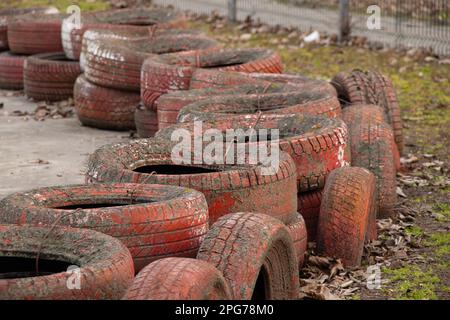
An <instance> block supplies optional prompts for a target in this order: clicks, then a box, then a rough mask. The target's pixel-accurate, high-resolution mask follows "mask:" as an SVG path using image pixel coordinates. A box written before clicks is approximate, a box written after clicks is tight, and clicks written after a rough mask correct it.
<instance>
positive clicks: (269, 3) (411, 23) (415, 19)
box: [153, 0, 450, 56]
mask: <svg viewBox="0 0 450 320" xmlns="http://www.w3.org/2000/svg"><path fill="white" fill-rule="evenodd" d="M342 1H344V2H348V8H349V9H348V12H342V11H340V10H342V6H340V2H342ZM153 2H154V3H156V4H159V5H173V6H174V7H176V8H179V9H182V10H191V11H193V12H197V13H207V14H208V13H211V12H212V11H217V12H219V13H220V14H223V15H226V16H229V17H231V18H234V17H236V19H237V20H244V19H245V18H246V17H248V16H250V17H252V18H253V19H259V20H260V21H261V22H263V23H267V24H271V25H276V24H278V25H282V26H287V27H297V28H299V29H300V30H303V31H309V30H311V31H312V30H318V31H322V32H327V33H330V34H333V33H334V34H339V33H340V30H341V29H342V24H341V21H342V16H343V15H342V13H343V14H344V16H345V14H348V15H349V16H350V30H351V34H352V35H355V36H363V37H366V38H367V39H368V40H369V41H371V42H379V43H382V44H384V45H387V46H390V47H397V48H398V47H407V48H425V49H430V50H432V51H433V52H434V53H436V54H439V55H443V56H450V0H379V1H370V0H154V1H153ZM374 4H375V5H376V6H377V7H378V8H379V13H380V29H377V28H375V29H373V28H371V29H369V28H368V20H369V19H372V17H374V14H375V15H376V14H377V8H375V9H374V8H373V7H372V6H373V5H374ZM234 8H235V9H234ZM340 8H341V9H340ZM344 8H345V6H344ZM374 10H375V11H374Z"/></svg>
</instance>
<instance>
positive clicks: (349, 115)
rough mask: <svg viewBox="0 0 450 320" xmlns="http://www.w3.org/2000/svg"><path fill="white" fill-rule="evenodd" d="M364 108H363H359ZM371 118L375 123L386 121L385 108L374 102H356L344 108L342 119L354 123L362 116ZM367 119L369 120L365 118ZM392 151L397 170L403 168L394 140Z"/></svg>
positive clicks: (360, 119) (349, 123)
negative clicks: (366, 103)
mask: <svg viewBox="0 0 450 320" xmlns="http://www.w3.org/2000/svg"><path fill="white" fill-rule="evenodd" d="M358 109H363V110H358ZM361 117H363V118H365V119H367V118H369V117H370V119H371V121H372V122H373V123H385V120H384V115H383V110H382V109H381V107H380V106H377V105H373V104H368V105H365V104H355V105H351V106H348V107H346V108H344V109H343V110H342V119H343V120H344V121H345V123H347V124H348V125H351V124H354V123H355V122H357V121H362V118H361ZM365 121H367V120H365ZM392 153H393V156H394V164H395V168H396V169H397V170H400V169H401V164H400V153H399V151H398V147H397V144H396V143H395V141H394V140H392Z"/></svg>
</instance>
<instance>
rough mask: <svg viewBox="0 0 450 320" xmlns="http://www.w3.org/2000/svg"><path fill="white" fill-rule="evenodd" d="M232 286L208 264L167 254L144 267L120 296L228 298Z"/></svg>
mask: <svg viewBox="0 0 450 320" xmlns="http://www.w3.org/2000/svg"><path fill="white" fill-rule="evenodd" d="M231 297H232V295H231V289H230V287H229V285H228V283H227V282H226V280H225V279H224V277H223V275H222V273H221V272H220V271H219V270H217V269H216V268H214V267H213V266H212V265H211V264H209V263H207V262H205V261H201V260H196V259H189V258H166V259H161V260H158V261H155V262H153V263H151V264H150V265H148V266H147V267H145V268H144V269H142V270H141V272H139V274H138V275H137V276H136V279H135V280H134V282H133V285H132V286H131V287H130V288H129V289H128V291H127V293H126V294H125V296H124V297H123V300H230V299H231Z"/></svg>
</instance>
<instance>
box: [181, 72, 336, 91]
mask: <svg viewBox="0 0 450 320" xmlns="http://www.w3.org/2000/svg"><path fill="white" fill-rule="evenodd" d="M270 83H277V84H284V85H289V86H291V87H295V88H296V89H297V90H301V91H313V92H323V93H329V94H332V95H334V96H336V89H335V88H334V87H333V86H332V85H331V84H329V83H328V82H326V81H322V80H315V79H311V78H308V77H305V76H302V75H294V74H277V73H245V72H239V73H237V72H226V71H217V70H211V69H198V70H196V71H195V72H194V73H193V74H192V79H191V84H190V89H191V90H192V89H205V88H214V89H227V88H230V87H235V88H239V87H240V86H242V85H264V84H266V85H267V84H270Z"/></svg>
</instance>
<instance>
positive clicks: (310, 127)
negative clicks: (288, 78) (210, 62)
mask: <svg viewBox="0 0 450 320" xmlns="http://www.w3.org/2000/svg"><path fill="white" fill-rule="evenodd" d="M202 120H204V122H202V130H203V132H202V133H203V134H205V132H206V131H211V130H218V131H219V132H220V133H221V134H222V135H223V136H225V135H226V133H227V130H229V129H234V130H235V132H237V130H239V129H242V130H244V132H248V130H251V129H254V130H256V132H259V131H260V130H262V129H263V130H264V129H265V130H267V131H269V134H270V132H271V131H270V130H278V132H279V140H278V144H279V147H280V149H281V150H282V151H285V152H286V153H288V154H289V155H290V156H291V157H292V159H293V160H294V163H295V165H296V168H297V190H298V192H305V191H311V190H317V189H322V188H323V186H324V185H325V180H326V178H327V176H328V174H329V173H330V172H331V171H332V170H334V169H336V168H340V167H343V166H348V165H349V164H350V163H349V161H350V155H349V154H348V153H349V152H348V151H349V150H348V148H347V145H348V144H349V141H348V140H349V138H348V133H347V126H346V125H345V123H344V122H343V121H342V120H341V119H331V118H326V117H317V116H306V115H295V114H286V115H270V114H269V115H267V114H262V115H261V114H254V115H247V116H246V117H242V118H237V117H233V118H230V119H217V118H216V117H215V115H214V114H212V115H208V114H205V115H204V116H203V117H202ZM194 128H195V125H194V123H193V122H186V123H179V124H177V125H174V126H171V127H168V128H165V129H162V130H160V131H159V132H158V133H157V134H156V136H157V137H159V138H162V139H163V140H170V139H171V137H172V134H173V133H174V132H175V131H177V130H179V129H185V130H187V131H188V132H189V133H190V135H191V138H192V139H193V137H194ZM256 132H255V134H256ZM241 138H244V137H239V138H238V139H240V140H242V139H241ZM254 138H256V137H254ZM269 138H270V142H269V141H267V139H269ZM258 139H260V141H258V142H256V141H254V142H247V144H251V145H255V146H256V144H257V143H261V142H263V141H262V139H266V140H264V141H265V142H267V144H268V145H270V143H272V142H275V141H276V140H275V139H274V137H272V136H270V137H269V136H266V137H259V138H258ZM224 152H225V151H224Z"/></svg>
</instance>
